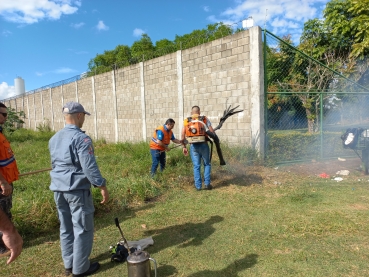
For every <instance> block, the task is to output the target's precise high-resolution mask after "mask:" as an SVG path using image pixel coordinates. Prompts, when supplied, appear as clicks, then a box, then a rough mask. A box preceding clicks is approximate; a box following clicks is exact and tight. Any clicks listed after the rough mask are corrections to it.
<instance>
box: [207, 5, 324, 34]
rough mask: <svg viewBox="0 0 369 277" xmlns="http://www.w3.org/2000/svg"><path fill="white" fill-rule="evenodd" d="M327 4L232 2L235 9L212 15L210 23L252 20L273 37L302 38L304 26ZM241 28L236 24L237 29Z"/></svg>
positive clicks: (318, 14)
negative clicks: (274, 35)
mask: <svg viewBox="0 0 369 277" xmlns="http://www.w3.org/2000/svg"><path fill="white" fill-rule="evenodd" d="M327 2H329V0H309V1H306V0H234V3H235V5H234V6H233V7H230V8H228V9H226V10H225V11H224V12H222V13H221V14H220V15H218V16H216V15H211V16H209V17H208V18H207V19H208V20H209V21H211V22H214V23H215V22H220V21H222V22H223V23H224V24H232V23H239V22H241V21H242V20H244V19H246V18H248V17H252V18H253V20H254V25H258V26H261V27H262V28H264V26H266V28H267V29H269V30H271V31H273V32H274V33H276V34H283V35H284V34H287V33H291V35H292V36H293V37H296V35H297V33H300V34H301V31H302V29H303V24H304V23H305V22H306V21H307V20H309V19H313V18H320V17H321V12H322V10H323V9H324V7H325V4H326V3H327ZM240 25H241V24H239V26H240Z"/></svg>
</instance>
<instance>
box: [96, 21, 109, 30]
mask: <svg viewBox="0 0 369 277" xmlns="http://www.w3.org/2000/svg"><path fill="white" fill-rule="evenodd" d="M96 28H97V29H98V30H99V31H107V30H109V27H108V26H106V25H105V24H104V21H102V20H99V23H97V25H96Z"/></svg>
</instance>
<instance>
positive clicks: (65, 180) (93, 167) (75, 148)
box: [49, 124, 106, 191]
mask: <svg viewBox="0 0 369 277" xmlns="http://www.w3.org/2000/svg"><path fill="white" fill-rule="evenodd" d="M49 150H50V156H51V166H52V170H51V172H50V176H51V185H50V190H52V191H71V190H78V189H90V187H91V184H92V185H94V186H105V184H106V180H105V179H104V178H103V177H102V176H101V173H100V170H99V168H98V166H97V164H96V159H95V154H94V148H93V145H92V141H91V138H90V137H89V136H88V135H86V134H85V133H84V132H83V131H82V130H81V129H80V128H78V127H77V126H75V125H73V124H67V125H65V128H64V129H62V130H60V131H59V132H57V133H56V134H55V135H54V136H53V137H52V138H51V139H50V141H49Z"/></svg>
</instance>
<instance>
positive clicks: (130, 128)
mask: <svg viewBox="0 0 369 277" xmlns="http://www.w3.org/2000/svg"><path fill="white" fill-rule="evenodd" d="M140 72H141V71H140V65H139V64H135V65H131V66H128V67H124V68H121V69H118V70H117V71H116V75H115V76H116V80H117V82H116V91H117V94H116V95H117V117H118V120H117V124H118V138H119V140H121V141H130V142H136V141H141V140H143V139H144V138H143V131H142V130H143V128H142V126H144V125H145V124H144V123H145V122H144V119H143V117H142V113H143V109H142V105H141V77H140V76H141V75H140V74H141V73H140Z"/></svg>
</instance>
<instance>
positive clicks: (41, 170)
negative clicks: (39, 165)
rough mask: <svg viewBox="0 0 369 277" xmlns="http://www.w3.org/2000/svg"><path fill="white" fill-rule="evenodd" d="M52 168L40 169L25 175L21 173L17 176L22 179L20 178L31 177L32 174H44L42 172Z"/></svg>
mask: <svg viewBox="0 0 369 277" xmlns="http://www.w3.org/2000/svg"><path fill="white" fill-rule="evenodd" d="M51 169H52V168H44V169H40V170H36V171H31V172H26V173H21V174H19V175H18V176H19V177H22V176H26V175H32V174H36V173H40V172H44V171H49V170H51Z"/></svg>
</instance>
